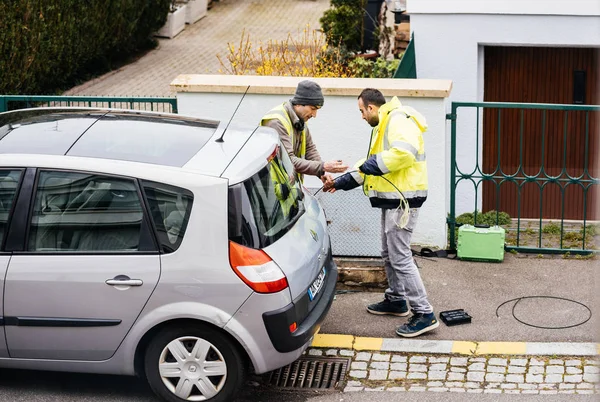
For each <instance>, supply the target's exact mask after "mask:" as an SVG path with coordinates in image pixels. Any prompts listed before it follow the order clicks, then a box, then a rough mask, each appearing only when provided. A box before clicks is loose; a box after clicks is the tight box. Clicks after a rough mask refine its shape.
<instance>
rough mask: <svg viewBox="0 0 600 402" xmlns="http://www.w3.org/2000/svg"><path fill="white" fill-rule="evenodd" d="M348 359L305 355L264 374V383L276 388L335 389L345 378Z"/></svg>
mask: <svg viewBox="0 0 600 402" xmlns="http://www.w3.org/2000/svg"><path fill="white" fill-rule="evenodd" d="M349 364H350V359H343V358H339V357H312V356H305V357H301V358H300V359H298V360H296V361H295V362H293V363H291V364H288V365H287V366H285V367H282V368H280V369H277V370H274V371H271V372H269V373H267V374H265V383H266V384H267V385H270V386H272V387H277V388H293V389H305V390H315V389H319V390H327V389H331V390H333V389H336V388H337V387H338V386H339V385H341V383H342V382H343V381H344V378H346V370H347V369H348V365H349Z"/></svg>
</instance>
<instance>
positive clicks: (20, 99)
mask: <svg viewBox="0 0 600 402" xmlns="http://www.w3.org/2000/svg"><path fill="white" fill-rule="evenodd" d="M61 106H62V107H98V108H115V109H135V110H146V111H153V112H165V113H177V99H176V98H158V97H127V96H49V95H0V113H1V112H7V111H10V110H16V109H27V108H33V107H61Z"/></svg>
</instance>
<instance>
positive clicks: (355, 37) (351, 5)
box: [319, 0, 367, 52]
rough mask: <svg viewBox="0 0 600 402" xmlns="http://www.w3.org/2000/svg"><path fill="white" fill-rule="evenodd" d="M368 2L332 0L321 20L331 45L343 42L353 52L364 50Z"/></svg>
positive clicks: (361, 0) (362, 0)
mask: <svg viewBox="0 0 600 402" xmlns="http://www.w3.org/2000/svg"><path fill="white" fill-rule="evenodd" d="M366 3H367V0H331V8H330V9H329V10H327V11H325V13H324V14H323V17H321V19H320V20H319V22H320V23H321V28H322V29H323V32H324V33H325V35H326V37H327V40H328V43H329V45H331V46H337V45H340V44H341V45H343V46H344V47H346V49H348V50H349V51H352V52H360V51H361V50H362V48H363V43H362V41H363V31H364V26H363V25H364V17H363V16H364V12H365V11H364V9H365V5H366Z"/></svg>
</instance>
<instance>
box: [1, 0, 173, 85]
mask: <svg viewBox="0 0 600 402" xmlns="http://www.w3.org/2000/svg"><path fill="white" fill-rule="evenodd" d="M169 4H170V0H113V1H110V2H108V6H107V2H106V1H104V0H86V1H81V0H61V1H54V0H5V1H2V2H0V93H2V94H10V93H18V94H43V93H54V92H56V91H57V90H58V89H62V88H64V87H66V86H68V85H71V84H73V83H74V82H75V81H76V80H77V79H78V78H80V77H85V76H88V75H90V74H97V73H100V72H103V71H106V69H108V68H110V66H111V64H112V63H114V62H118V61H119V60H122V59H123V58H125V57H127V56H129V55H131V54H132V53H133V52H137V51H139V50H143V49H147V48H148V47H149V46H151V45H152V44H153V43H154V42H153V39H152V38H151V35H152V33H153V32H155V31H156V30H158V29H159V28H160V27H161V26H162V25H163V24H164V23H165V20H166V17H167V12H168V9H169Z"/></svg>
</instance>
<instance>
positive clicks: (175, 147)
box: [67, 113, 218, 167]
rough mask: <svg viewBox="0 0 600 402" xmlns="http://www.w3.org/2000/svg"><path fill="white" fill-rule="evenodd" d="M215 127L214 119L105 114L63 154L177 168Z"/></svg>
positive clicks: (206, 139) (204, 142)
mask: <svg viewBox="0 0 600 402" xmlns="http://www.w3.org/2000/svg"><path fill="white" fill-rule="evenodd" d="M217 127H218V123H217V122H212V121H206V122H202V121H189V120H181V119H173V118H167V117H161V116H157V117H152V118H150V117H148V116H142V117H138V116H134V115H131V114H117V113H109V114H107V115H105V116H103V117H102V119H101V120H99V121H98V122H97V123H96V124H94V125H93V126H92V127H91V128H90V129H89V130H87V131H86V132H85V134H83V135H82V136H81V138H80V139H79V140H77V142H76V143H75V144H74V145H73V147H72V148H71V149H70V150H69V152H68V153H67V155H70V156H85V157H91V158H105V159H117V160H125V161H132V162H142V163H152V164H157V165H166V166H176V167H181V166H183V165H185V164H186V163H187V162H188V161H189V160H190V159H191V158H192V156H194V155H195V154H196V153H198V151H199V150H200V149H202V147H203V146H204V144H206V142H207V141H208V140H209V139H210V137H211V136H212V135H213V134H214V132H215V131H216V129H217Z"/></svg>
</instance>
